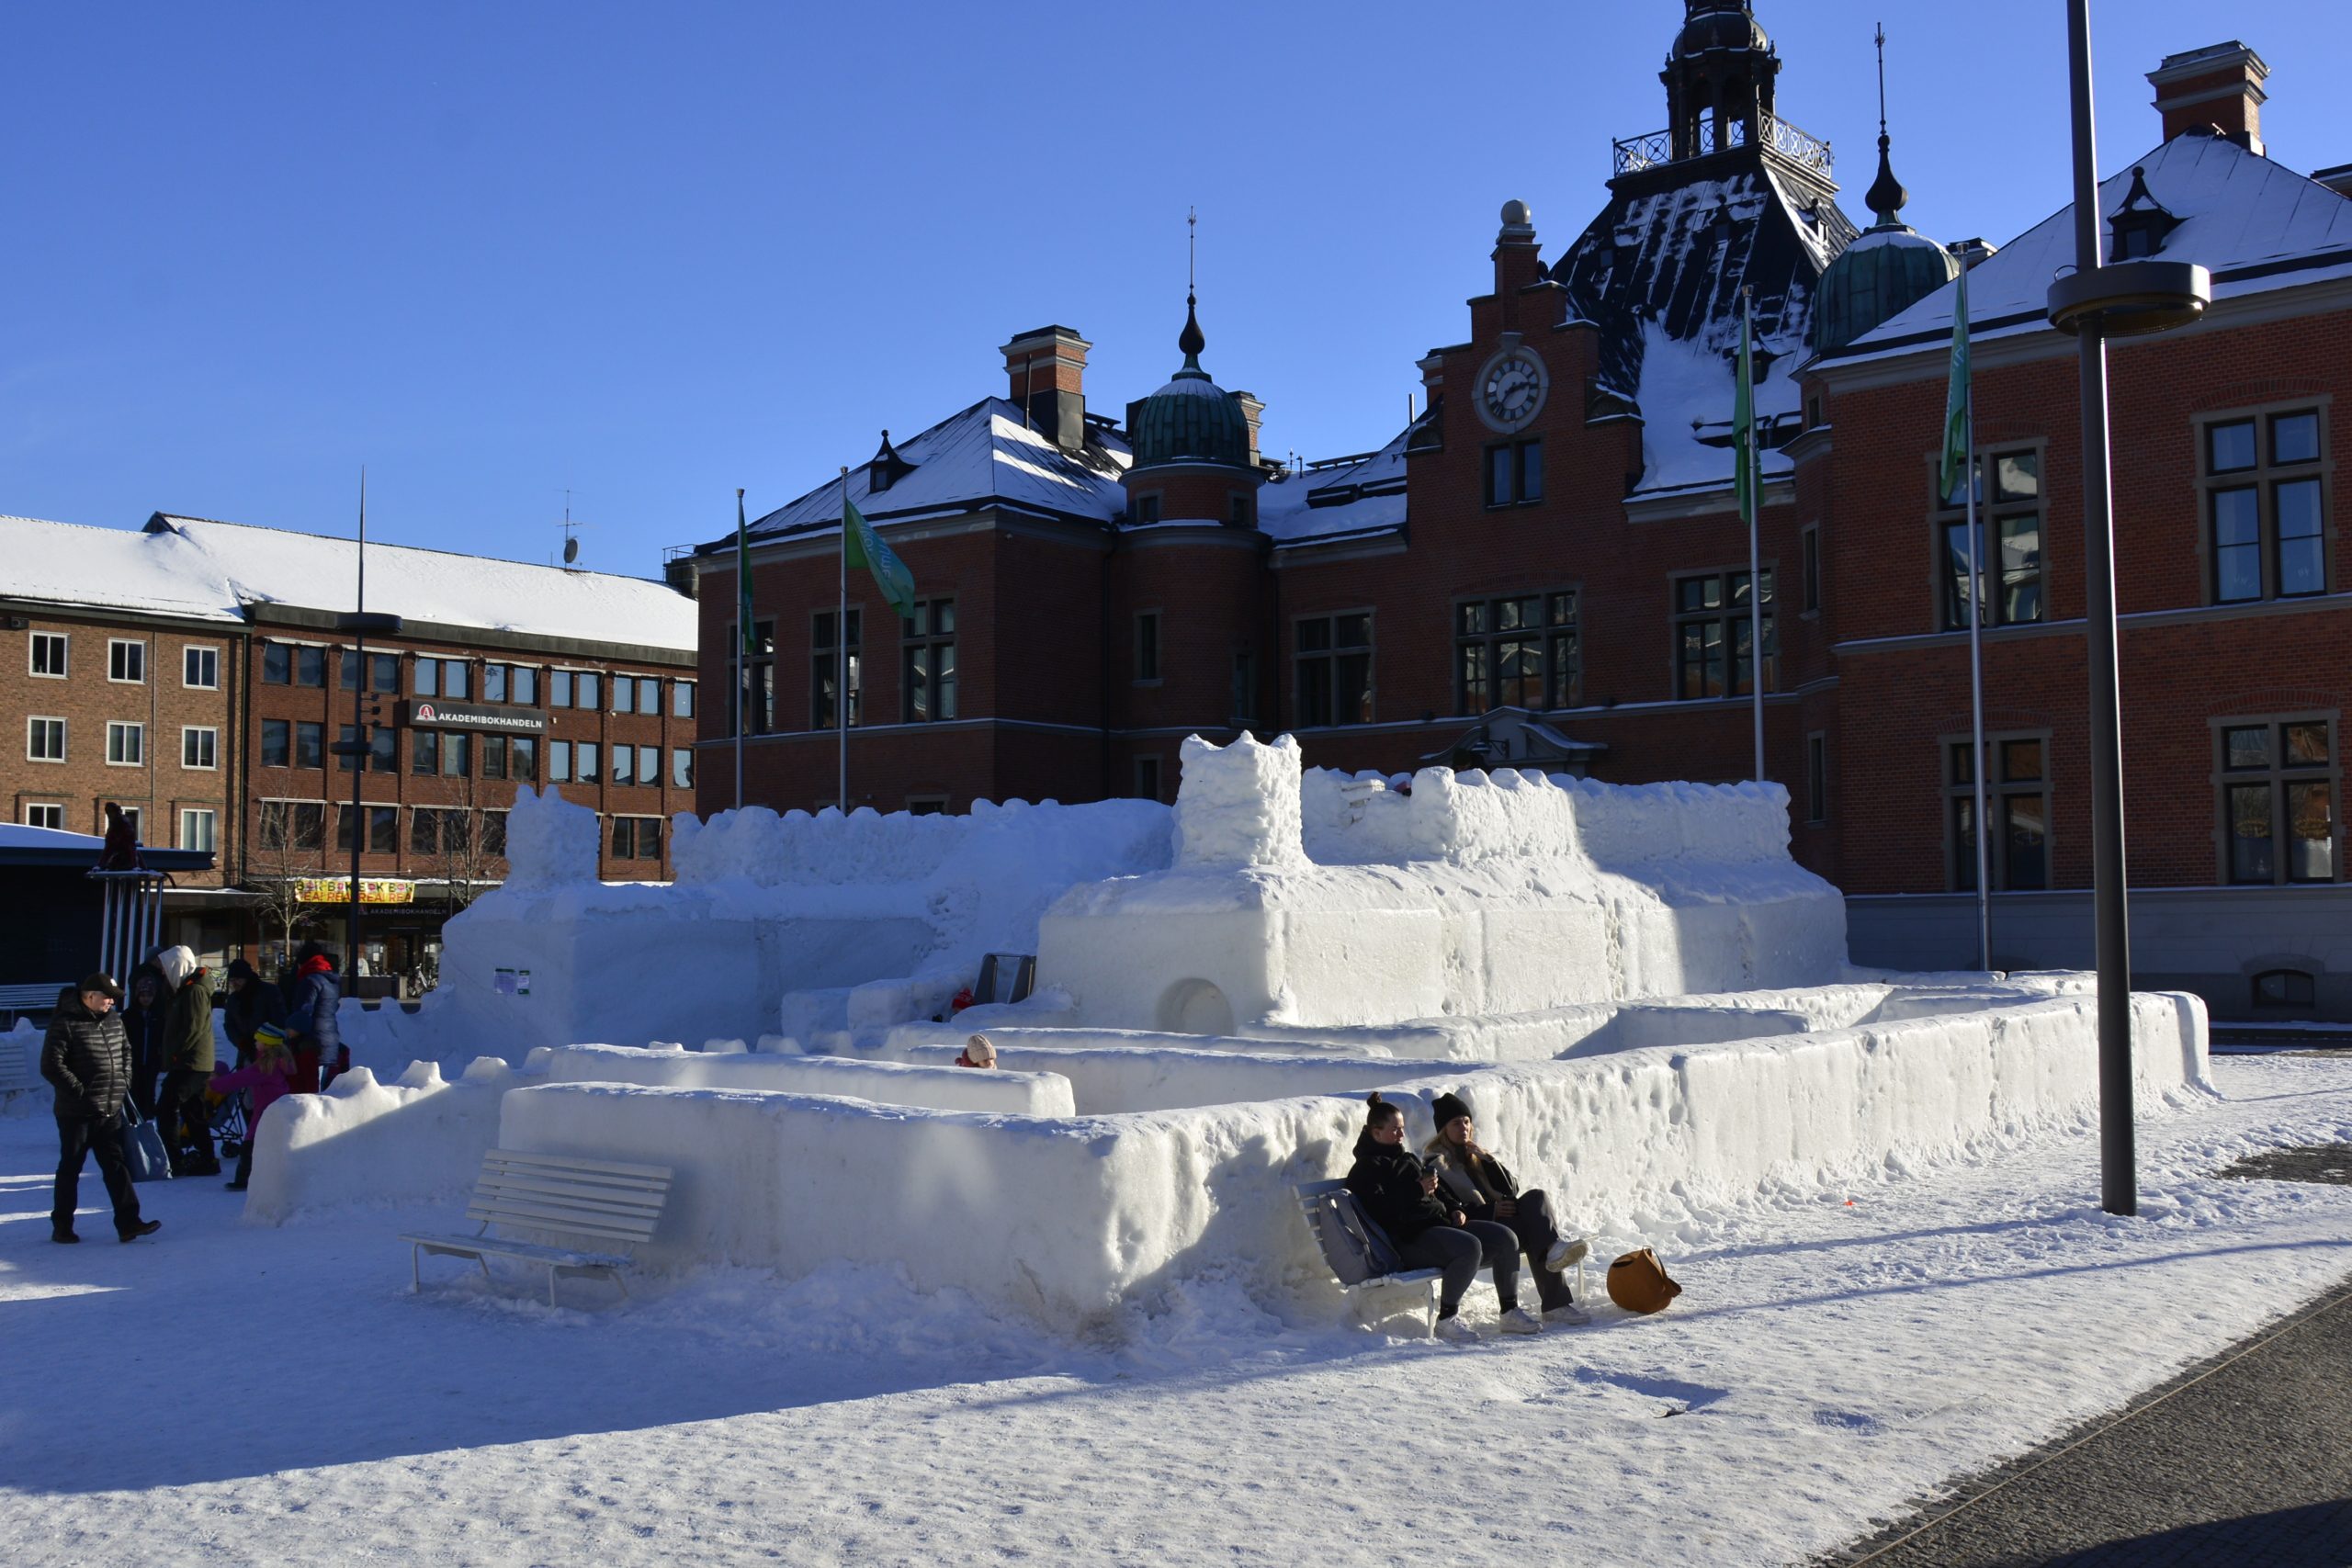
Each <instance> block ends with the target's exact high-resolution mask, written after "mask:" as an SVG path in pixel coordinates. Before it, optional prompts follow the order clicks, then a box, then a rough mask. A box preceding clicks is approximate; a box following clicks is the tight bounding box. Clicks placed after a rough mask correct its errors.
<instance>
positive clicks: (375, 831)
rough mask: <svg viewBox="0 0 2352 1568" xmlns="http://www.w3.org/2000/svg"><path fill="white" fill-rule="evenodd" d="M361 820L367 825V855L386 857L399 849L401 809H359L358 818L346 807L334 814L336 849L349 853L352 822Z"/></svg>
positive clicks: (389, 807)
mask: <svg viewBox="0 0 2352 1568" xmlns="http://www.w3.org/2000/svg"><path fill="white" fill-rule="evenodd" d="M361 818H364V819H365V820H366V821H367V824H368V842H367V845H366V849H367V852H368V853H369V854H371V855H388V854H391V853H394V852H397V851H398V850H399V849H400V847H401V845H400V832H401V808H400V807H397V806H364V807H360V816H359V817H358V818H355V817H354V816H353V815H352V810H351V807H348V806H346V807H344V808H343V809H342V810H340V811H338V812H336V813H335V822H334V847H335V848H336V849H339V850H341V851H343V852H345V854H348V853H350V852H351V826H352V823H353V822H354V821H356V820H359V819H361Z"/></svg>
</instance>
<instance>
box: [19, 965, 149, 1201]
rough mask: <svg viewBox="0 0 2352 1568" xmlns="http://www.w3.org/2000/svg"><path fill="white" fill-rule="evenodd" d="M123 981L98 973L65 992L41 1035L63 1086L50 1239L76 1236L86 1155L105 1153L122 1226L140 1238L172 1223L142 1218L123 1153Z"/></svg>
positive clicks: (45, 1071)
mask: <svg viewBox="0 0 2352 1568" xmlns="http://www.w3.org/2000/svg"><path fill="white" fill-rule="evenodd" d="M121 999H122V987H121V986H120V985H119V984H117V983H116V981H115V979H114V977H113V976H110V975H92V976H87V977H86V978H85V979H84V980H83V981H82V983H81V984H80V985H79V986H77V987H74V994H73V995H72V996H70V997H62V998H59V999H58V1007H57V1010H56V1012H55V1013H54V1014H52V1015H51V1018H50V1021H49V1033H48V1035H47V1036H46V1037H45V1038H44V1039H43V1040H42V1041H41V1047H40V1076H41V1077H44V1078H47V1079H48V1080H49V1082H50V1084H51V1087H52V1088H54V1089H56V1090H57V1105H56V1111H57V1144H58V1153H57V1185H56V1187H55V1189H54V1190H52V1192H51V1198H50V1206H49V1239H50V1240H51V1241H54V1242H61V1243H72V1242H78V1241H80V1240H81V1239H82V1238H81V1237H80V1236H79V1235H76V1234H75V1233H74V1210H75V1208H77V1207H78V1206H79V1204H80V1201H81V1195H82V1162H83V1160H84V1158H85V1156H89V1155H96V1156H97V1157H98V1175H99V1177H100V1178H101V1179H103V1180H104V1181H105V1182H106V1184H107V1197H108V1198H110V1199H111V1200H113V1201H114V1234H115V1235H117V1236H119V1237H120V1238H121V1239H122V1240H124V1241H137V1240H138V1239H139V1238H140V1237H141V1236H142V1235H154V1234H155V1233H156V1232H157V1231H159V1230H161V1229H163V1228H164V1224H163V1222H162V1221H161V1220H149V1219H142V1218H141V1217H140V1213H139V1194H138V1192H137V1190H134V1189H133V1188H132V1187H131V1185H130V1163H129V1161H127V1160H126V1159H125V1158H124V1157H123V1153H122V1103H123V1100H124V1099H125V1098H126V1097H127V1096H128V1095H129V1093H130V1037H129V1036H128V1035H126V1034H125V1033H124V1032H123V1028H122V1019H121V1017H120V1015H119V1014H118V1013H116V1011H115V1010H114V1007H115V1003H117V1002H119V1001H120V1000H121Z"/></svg>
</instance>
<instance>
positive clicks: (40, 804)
mask: <svg viewBox="0 0 2352 1568" xmlns="http://www.w3.org/2000/svg"><path fill="white" fill-rule="evenodd" d="M18 808H19V809H20V810H21V811H22V812H23V813H24V817H23V823H22V825H23V826H25V827H27V828H48V829H53V830H55V831H57V832H60V833H62V832H63V831H65V803H64V802H63V801H62V800H28V801H24V802H22V803H21V804H20V806H19V807H18ZM36 811H38V812H40V814H41V819H40V820H36V819H35V818H34V817H33V815H32V814H33V813H34V812H36Z"/></svg>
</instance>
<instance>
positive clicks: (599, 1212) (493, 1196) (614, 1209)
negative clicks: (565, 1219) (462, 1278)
mask: <svg viewBox="0 0 2352 1568" xmlns="http://www.w3.org/2000/svg"><path fill="white" fill-rule="evenodd" d="M474 1201H475V1202H477V1203H519V1204H522V1205H523V1206H525V1207H526V1208H537V1209H550V1210H557V1211H560V1212H562V1213H577V1214H579V1215H581V1216H582V1218H585V1219H596V1220H615V1221H618V1220H643V1221H644V1222H645V1223H646V1224H652V1223H653V1221H654V1220H655V1219H656V1218H657V1217H659V1215H660V1214H661V1213H662V1211H661V1210H660V1209H658V1208H649V1207H647V1206H645V1205H644V1204H641V1203H607V1202H605V1201H602V1200H600V1199H595V1198H582V1197H580V1196H578V1195H576V1194H572V1193H550V1192H541V1191H537V1190H531V1189H525V1190H519V1191H518V1190H515V1189H513V1188H508V1187H489V1186H484V1187H477V1188H476V1189H474Z"/></svg>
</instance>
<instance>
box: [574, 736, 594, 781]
mask: <svg viewBox="0 0 2352 1568" xmlns="http://www.w3.org/2000/svg"><path fill="white" fill-rule="evenodd" d="M572 761H573V762H574V763H575V764H576V765H575V767H574V769H573V773H574V776H576V777H577V778H578V779H579V780H580V782H581V783H582V784H594V783H595V782H596V778H597V773H596V743H595V742H594V741H593V740H582V741H581V742H580V743H579V744H578V745H577V746H575V747H573V748H572Z"/></svg>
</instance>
